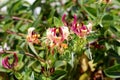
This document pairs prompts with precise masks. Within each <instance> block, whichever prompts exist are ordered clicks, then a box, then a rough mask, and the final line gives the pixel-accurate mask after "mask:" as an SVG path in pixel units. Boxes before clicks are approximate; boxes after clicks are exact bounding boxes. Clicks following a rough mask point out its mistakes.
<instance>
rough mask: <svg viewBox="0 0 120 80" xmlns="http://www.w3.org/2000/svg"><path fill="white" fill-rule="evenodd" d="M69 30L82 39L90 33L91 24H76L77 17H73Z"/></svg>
mask: <svg viewBox="0 0 120 80" xmlns="http://www.w3.org/2000/svg"><path fill="white" fill-rule="evenodd" d="M70 28H71V30H72V31H73V32H74V33H75V34H77V35H78V36H79V37H81V38H84V37H86V36H87V35H88V34H89V33H90V32H91V31H92V23H89V24H88V25H84V24H77V17H76V15H74V20H73V22H72V26H71V27H70Z"/></svg>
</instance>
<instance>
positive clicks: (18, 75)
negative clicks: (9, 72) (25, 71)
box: [14, 72, 22, 80]
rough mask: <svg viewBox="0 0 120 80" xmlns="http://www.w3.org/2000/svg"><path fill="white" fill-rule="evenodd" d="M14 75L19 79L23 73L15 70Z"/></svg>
mask: <svg viewBox="0 0 120 80" xmlns="http://www.w3.org/2000/svg"><path fill="white" fill-rule="evenodd" d="M14 75H15V77H16V78H17V79H18V80H20V79H22V75H21V74H20V73H18V72H15V73H14Z"/></svg>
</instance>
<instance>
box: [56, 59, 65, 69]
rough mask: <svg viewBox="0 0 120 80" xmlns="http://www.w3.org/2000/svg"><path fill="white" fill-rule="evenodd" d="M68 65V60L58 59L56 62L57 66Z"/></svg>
mask: <svg viewBox="0 0 120 80" xmlns="http://www.w3.org/2000/svg"><path fill="white" fill-rule="evenodd" d="M65 65H66V62H65V61H60V60H59V61H56V63H55V68H59V67H61V66H65Z"/></svg>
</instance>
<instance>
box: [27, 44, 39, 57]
mask: <svg viewBox="0 0 120 80" xmlns="http://www.w3.org/2000/svg"><path fill="white" fill-rule="evenodd" d="M28 45H29V47H30V49H31V50H32V52H33V53H34V54H35V55H38V54H37V52H36V50H35V48H34V46H33V44H32V43H28Z"/></svg>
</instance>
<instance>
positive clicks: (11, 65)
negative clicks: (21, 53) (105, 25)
mask: <svg viewBox="0 0 120 80" xmlns="http://www.w3.org/2000/svg"><path fill="white" fill-rule="evenodd" d="M9 59H10V57H5V58H4V59H3V60H2V66H3V67H4V68H7V69H12V68H14V67H15V66H16V65H17V64H18V57H17V54H16V53H14V54H13V62H12V63H10V62H9Z"/></svg>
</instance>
